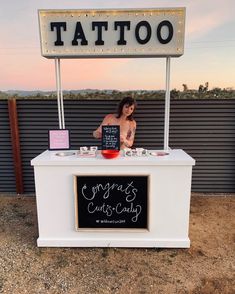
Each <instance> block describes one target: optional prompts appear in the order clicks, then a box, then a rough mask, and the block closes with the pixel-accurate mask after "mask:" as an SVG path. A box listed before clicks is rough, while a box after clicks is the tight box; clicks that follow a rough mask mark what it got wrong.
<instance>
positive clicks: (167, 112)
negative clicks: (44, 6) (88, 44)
mask: <svg viewBox="0 0 235 294" xmlns="http://www.w3.org/2000/svg"><path fill="white" fill-rule="evenodd" d="M171 9H172V10H179V9H181V11H183V13H184V14H185V8H166V9H165V10H166V11H169V10H171ZM160 10H161V9H160ZM162 10H164V9H162ZM51 11H53V10H51ZM96 11H99V10H96ZM100 11H104V10H100ZM105 11H106V12H107V11H111V10H105ZM121 11H126V10H121ZM128 11H130V10H128ZM134 11H137V10H134ZM138 11H140V10H138ZM142 11H143V13H144V12H146V11H148V12H151V9H147V10H145V9H143V10H142ZM155 11H156V9H155ZM57 12H58V10H57ZM112 12H113V10H112ZM39 21H40V20H39ZM183 27H184V23H183ZM181 33H182V32H181ZM183 36H184V32H183ZM181 41H182V40H181ZM183 42H184V38H183ZM41 46H42V39H41ZM182 54H183V51H181V53H180V54H178V55H172V56H171V55H168V54H166V55H163V56H164V57H166V80H165V116H164V150H165V151H168V150H169V122H170V61H171V57H179V56H181V55H182ZM42 55H43V54H42ZM43 56H44V57H48V56H45V55H43ZM163 56H162V55H160V56H156V55H154V56H153V55H151V54H150V55H149V56H147V55H142V56H139V55H138V54H137V56H136V57H163ZM82 57H83V58H84V56H76V58H82ZM85 57H86V58H94V56H92V55H91V56H89V55H88V56H87V55H86V56H85ZM96 57H97V56H96ZM99 57H100V58H105V57H112V58H117V57H119V58H120V57H121V58H123V57H125V56H123V55H121V56H120V55H116V56H115V55H113V56H106V55H103V56H102V54H101V55H100V56H99ZM126 57H135V56H126ZM48 58H50V57H48ZM62 58H67V57H66V56H62ZM70 58H74V57H70ZM54 59H55V74H56V89H57V105H58V118H59V128H60V129H65V118H64V103H63V91H62V86H61V69H60V59H61V56H56V57H54Z"/></svg>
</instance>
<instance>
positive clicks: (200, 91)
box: [198, 85, 204, 93]
mask: <svg viewBox="0 0 235 294" xmlns="http://www.w3.org/2000/svg"><path fill="white" fill-rule="evenodd" d="M203 89H204V86H203V85H199V87H198V92H199V93H203Z"/></svg>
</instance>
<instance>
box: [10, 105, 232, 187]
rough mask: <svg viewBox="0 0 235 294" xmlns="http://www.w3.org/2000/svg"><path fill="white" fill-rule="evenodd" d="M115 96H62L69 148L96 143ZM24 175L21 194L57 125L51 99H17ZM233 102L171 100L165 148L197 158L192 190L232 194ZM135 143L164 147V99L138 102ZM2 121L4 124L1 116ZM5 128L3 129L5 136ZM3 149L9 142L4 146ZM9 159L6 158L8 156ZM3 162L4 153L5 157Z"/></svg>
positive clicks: (55, 112) (111, 109)
mask: <svg viewBox="0 0 235 294" xmlns="http://www.w3.org/2000/svg"><path fill="white" fill-rule="evenodd" d="M117 102H118V100H109V101H107V100H79V101H78V100H64V109H65V123H66V128H68V129H70V131H71V142H72V148H73V149H78V148H79V147H80V146H82V145H97V144H98V142H97V140H95V139H93V138H92V131H93V130H94V129H95V128H96V127H97V126H98V125H99V124H100V123H101V121H102V119H103V117H104V115H105V114H107V113H110V112H115V109H116V105H117ZM18 111H19V114H18V115H19V127H20V137H21V152H22V162H23V176H24V186H25V192H26V193H32V192H34V176H33V168H32V167H31V166H30V160H31V159H32V158H33V157H35V156H37V155H38V154H39V153H40V152H42V151H44V150H45V149H47V144H48V139H47V132H48V129H53V128H55V129H57V128H58V114H57V102H56V100H23V99H22V100H18ZM234 114H235V100H233V99H229V100H213V99H208V100H195V99H191V100H174V99H172V100H171V115H170V140H169V141H170V147H171V148H182V149H184V150H185V151H186V152H187V153H189V154H190V155H191V156H192V157H194V158H195V159H196V161H197V162H196V166H195V167H194V168H193V181H192V190H193V191H195V192H219V193H221V192H228V193H231V192H235V185H234V180H233V179H234V175H235V168H234V157H235V153H234V150H235V148H234V147H235V137H234V131H235V120H234ZM135 118H136V121H137V133H136V141H135V145H136V146H143V147H145V148H149V149H154V148H158V149H159V148H162V147H163V136H164V101H163V100H141V101H138V108H137V111H136V114H135ZM4 125H5V126H6V125H8V122H6V121H5V120H4ZM6 131H7V129H6V128H5V127H4V132H5V135H6ZM5 146H6V147H5V148H8V145H7V144H6V145H5ZM9 157H10V158H11V156H10V155H9ZM4 160H5V157H4Z"/></svg>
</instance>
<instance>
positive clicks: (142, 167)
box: [31, 150, 195, 248]
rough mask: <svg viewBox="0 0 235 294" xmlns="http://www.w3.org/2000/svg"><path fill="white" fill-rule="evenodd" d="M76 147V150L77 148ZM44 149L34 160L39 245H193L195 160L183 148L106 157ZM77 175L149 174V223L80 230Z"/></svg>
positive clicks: (32, 162) (183, 246)
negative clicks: (155, 153)
mask: <svg viewBox="0 0 235 294" xmlns="http://www.w3.org/2000/svg"><path fill="white" fill-rule="evenodd" d="M74 152H76V151H74ZM56 153H58V151H45V152H43V153H42V154H40V155H39V156H37V157H36V158H34V159H33V160H32V161H31V164H32V165H33V166H34V172H35V186H36V199H37V213H38V226H39V238H38V241H37V243H38V246H48V247H51V246H61V247H66V246H68V247H107V246H109V247H182V248H185V247H189V246H190V240H189V238H188V227H189V209H190V195H191V177H192V166H193V165H195V160H194V159H193V158H192V157H190V156H189V155H188V154H187V153H185V152H184V151H183V150H170V151H169V153H170V154H169V155H167V156H148V157H133V158H132V157H123V156H119V157H117V158H115V159H104V158H103V157H102V155H100V154H99V155H98V156H97V157H96V158H79V157H77V155H76V154H75V155H72V156H66V157H59V156H57V155H56ZM74 175H104V176H107V175H133V176H135V175H148V176H149V179H150V180H149V204H148V223H149V225H148V229H147V230H143V231H138V230H133V229H129V230H122V229H110V230H102V229H101V230H97V229H93V230H87V231H86V230H84V231H77V230H76V224H75V223H76V222H75V218H76V213H75V203H76V202H75V196H74Z"/></svg>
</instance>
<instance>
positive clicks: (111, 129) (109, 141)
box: [102, 126, 120, 150]
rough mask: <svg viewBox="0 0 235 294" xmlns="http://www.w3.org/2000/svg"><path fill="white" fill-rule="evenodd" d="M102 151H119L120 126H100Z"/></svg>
mask: <svg viewBox="0 0 235 294" xmlns="http://www.w3.org/2000/svg"><path fill="white" fill-rule="evenodd" d="M102 150H120V126H102Z"/></svg>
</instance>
